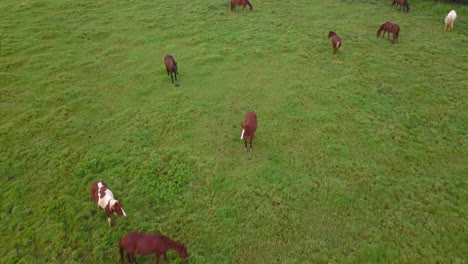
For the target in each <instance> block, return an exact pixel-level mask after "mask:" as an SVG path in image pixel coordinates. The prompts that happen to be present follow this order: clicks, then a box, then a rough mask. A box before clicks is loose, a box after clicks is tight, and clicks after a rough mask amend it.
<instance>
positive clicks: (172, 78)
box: [171, 72, 174, 83]
mask: <svg viewBox="0 0 468 264" xmlns="http://www.w3.org/2000/svg"><path fill="white" fill-rule="evenodd" d="M171 82H172V83H174V77H173V76H172V72H171Z"/></svg>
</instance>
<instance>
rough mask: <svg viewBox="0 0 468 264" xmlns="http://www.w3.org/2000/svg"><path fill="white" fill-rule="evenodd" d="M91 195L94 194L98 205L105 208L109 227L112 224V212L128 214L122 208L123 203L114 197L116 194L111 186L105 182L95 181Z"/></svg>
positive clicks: (122, 214) (124, 215)
mask: <svg viewBox="0 0 468 264" xmlns="http://www.w3.org/2000/svg"><path fill="white" fill-rule="evenodd" d="M91 195H92V196H93V199H94V200H95V201H96V203H97V205H98V206H99V207H101V208H102V209H104V212H105V213H106V216H107V222H108V223H109V227H110V226H111V218H110V217H111V215H112V213H116V214H118V215H121V216H123V217H126V216H127V215H126V214H125V211H124V209H123V208H122V204H121V203H120V202H119V201H117V200H116V199H114V194H113V193H112V191H111V190H110V189H109V188H107V185H106V183H105V182H102V181H100V182H93V184H92V185H91Z"/></svg>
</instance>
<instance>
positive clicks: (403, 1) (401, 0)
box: [392, 0, 410, 13]
mask: <svg viewBox="0 0 468 264" xmlns="http://www.w3.org/2000/svg"><path fill="white" fill-rule="evenodd" d="M397 5H399V6H400V10H401V7H403V11H406V13H409V10H410V7H409V5H408V0H393V2H392V6H393V8H396V7H397Z"/></svg>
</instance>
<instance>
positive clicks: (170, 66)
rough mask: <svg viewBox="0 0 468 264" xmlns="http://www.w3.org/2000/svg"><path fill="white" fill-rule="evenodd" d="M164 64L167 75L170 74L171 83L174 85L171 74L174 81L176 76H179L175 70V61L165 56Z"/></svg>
mask: <svg viewBox="0 0 468 264" xmlns="http://www.w3.org/2000/svg"><path fill="white" fill-rule="evenodd" d="M164 64H166V70H167V75H169V73H170V74H171V81H172V83H174V78H173V77H172V74H173V73H174V75H175V80H176V81H177V74H179V70H177V62H176V61H175V59H174V57H172V55H166V57H164Z"/></svg>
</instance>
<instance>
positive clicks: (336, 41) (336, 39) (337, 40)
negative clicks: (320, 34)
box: [328, 31, 341, 54]
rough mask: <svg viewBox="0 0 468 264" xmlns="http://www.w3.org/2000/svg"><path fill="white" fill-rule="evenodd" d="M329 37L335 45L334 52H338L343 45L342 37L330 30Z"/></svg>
mask: <svg viewBox="0 0 468 264" xmlns="http://www.w3.org/2000/svg"><path fill="white" fill-rule="evenodd" d="M328 39H330V40H331V42H332V46H333V54H336V53H338V49H339V48H340V47H341V38H340V36H338V34H336V33H335V32H333V31H329V32H328Z"/></svg>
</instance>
